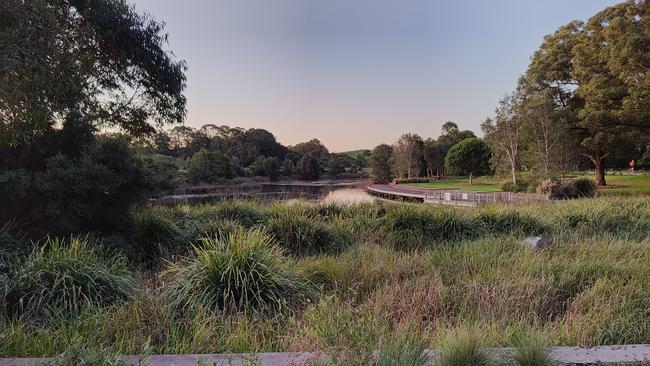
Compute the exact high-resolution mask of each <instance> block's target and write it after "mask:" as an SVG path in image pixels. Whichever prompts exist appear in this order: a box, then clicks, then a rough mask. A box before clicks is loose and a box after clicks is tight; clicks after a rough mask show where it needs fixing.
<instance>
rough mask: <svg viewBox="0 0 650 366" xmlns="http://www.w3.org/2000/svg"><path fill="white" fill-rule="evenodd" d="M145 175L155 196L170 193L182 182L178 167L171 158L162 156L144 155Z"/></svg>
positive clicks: (142, 156) (142, 157)
mask: <svg viewBox="0 0 650 366" xmlns="http://www.w3.org/2000/svg"><path fill="white" fill-rule="evenodd" d="M140 158H141V159H142V162H143V169H144V175H145V176H146V178H147V181H148V184H149V186H150V189H151V191H152V193H153V194H155V195H161V194H164V193H170V192H172V191H173V190H174V189H175V188H177V187H178V186H179V185H180V184H181V182H182V179H181V176H180V174H179V169H178V165H177V164H176V161H175V160H174V158H172V157H171V156H167V155H161V154H143V155H141V156H140Z"/></svg>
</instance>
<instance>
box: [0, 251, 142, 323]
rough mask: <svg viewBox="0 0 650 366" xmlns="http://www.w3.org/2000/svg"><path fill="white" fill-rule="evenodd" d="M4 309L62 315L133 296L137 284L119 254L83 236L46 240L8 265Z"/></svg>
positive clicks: (32, 315) (35, 315)
mask: <svg viewBox="0 0 650 366" xmlns="http://www.w3.org/2000/svg"><path fill="white" fill-rule="evenodd" d="M9 279H10V281H11V282H12V284H11V288H10V290H9V291H8V294H7V295H6V296H7V299H8V300H7V304H8V305H7V307H8V309H9V310H10V312H11V313H14V314H15V315H16V316H26V317H30V318H38V317H43V316H44V315H45V314H47V313H54V314H60V315H61V316H63V317H68V316H74V315H78V314H80V313H82V312H84V311H87V310H93V309H99V308H101V307H105V306H108V305H110V304H113V303H116V302H119V301H124V300H127V299H129V298H130V297H132V296H134V295H135V294H136V293H137V291H138V284H137V283H136V281H135V279H134V278H133V277H132V276H131V274H130V272H129V271H128V269H127V268H126V261H125V258H124V257H123V256H121V255H115V254H112V253H106V252H104V251H103V250H102V248H101V247H100V246H98V245H97V244H96V243H93V242H91V241H89V240H86V239H83V238H71V239H69V240H67V241H64V240H59V239H53V238H48V239H47V241H46V242H45V243H44V244H43V245H42V246H41V247H40V248H39V249H37V250H35V251H34V252H33V253H31V254H30V255H28V256H27V257H26V258H25V259H24V260H22V261H20V260H18V261H16V262H15V263H13V268H11V269H10V273H9Z"/></svg>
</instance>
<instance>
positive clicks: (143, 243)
mask: <svg viewBox="0 0 650 366" xmlns="http://www.w3.org/2000/svg"><path fill="white" fill-rule="evenodd" d="M131 218H132V220H133V225H134V231H133V243H134V247H135V248H134V249H135V254H136V256H137V257H138V259H139V260H140V261H142V262H145V263H151V262H155V261H156V260H158V259H159V258H161V257H163V256H165V255H167V254H169V253H171V252H173V251H174V250H175V249H176V248H177V247H178V246H179V245H183V244H184V236H183V234H184V233H183V231H182V230H181V229H180V228H179V227H178V226H177V225H176V224H175V223H174V222H173V221H172V220H171V219H170V218H169V217H167V216H166V215H165V213H163V212H162V210H157V209H155V208H145V209H140V210H134V211H133V212H132V213H131Z"/></svg>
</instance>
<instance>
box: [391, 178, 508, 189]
mask: <svg viewBox="0 0 650 366" xmlns="http://www.w3.org/2000/svg"><path fill="white" fill-rule="evenodd" d="M401 185H403V186H406V187H417V188H428V189H462V190H465V191H477V192H501V191H502V189H501V184H500V181H499V180H498V179H497V178H495V177H491V176H484V177H476V178H474V179H473V180H472V183H471V184H470V183H469V177H444V178H443V179H440V180H439V181H436V182H429V183H404V184H401Z"/></svg>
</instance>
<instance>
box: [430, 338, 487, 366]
mask: <svg viewBox="0 0 650 366" xmlns="http://www.w3.org/2000/svg"><path fill="white" fill-rule="evenodd" d="M494 364H495V362H494V360H492V356H491V355H490V354H489V353H488V352H487V351H486V350H484V349H482V342H481V336H480V335H479V334H476V333H473V332H470V331H459V332H457V333H456V334H453V335H451V336H450V337H448V338H447V339H446V340H445V341H444V342H443V344H442V347H441V349H440V360H439V362H438V365H439V366H467V365H473V366H491V365H494Z"/></svg>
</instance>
